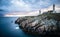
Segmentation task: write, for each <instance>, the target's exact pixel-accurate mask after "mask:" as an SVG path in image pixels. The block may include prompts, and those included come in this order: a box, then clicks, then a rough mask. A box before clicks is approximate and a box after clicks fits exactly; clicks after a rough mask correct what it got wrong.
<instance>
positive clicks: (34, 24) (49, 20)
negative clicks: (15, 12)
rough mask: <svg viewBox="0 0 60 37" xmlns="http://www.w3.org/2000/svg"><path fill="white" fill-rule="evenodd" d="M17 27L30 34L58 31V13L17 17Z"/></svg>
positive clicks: (59, 17)
mask: <svg viewBox="0 0 60 37" xmlns="http://www.w3.org/2000/svg"><path fill="white" fill-rule="evenodd" d="M15 23H16V24H18V25H19V27H20V28H21V29H22V30H23V31H25V32H27V33H31V34H47V32H48V34H50V33H52V34H53V33H57V32H59V31H60V13H44V14H41V15H38V16H26V17H19V18H18V19H17V20H16V21H15Z"/></svg>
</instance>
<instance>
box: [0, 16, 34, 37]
mask: <svg viewBox="0 0 60 37" xmlns="http://www.w3.org/2000/svg"><path fill="white" fill-rule="evenodd" d="M17 18H18V17H0V37H34V36H31V35H28V34H25V33H24V32H23V31H22V30H21V29H19V26H18V25H17V24H15V20H16V19H17Z"/></svg>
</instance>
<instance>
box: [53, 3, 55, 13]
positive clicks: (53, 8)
mask: <svg viewBox="0 0 60 37" xmlns="http://www.w3.org/2000/svg"><path fill="white" fill-rule="evenodd" d="M53 13H55V4H53Z"/></svg>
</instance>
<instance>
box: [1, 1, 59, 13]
mask: <svg viewBox="0 0 60 37" xmlns="http://www.w3.org/2000/svg"><path fill="white" fill-rule="evenodd" d="M52 4H57V5H59V4H60V0H0V9H3V10H5V11H23V12H24V11H36V10H39V9H42V8H46V7H48V6H50V5H52Z"/></svg>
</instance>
